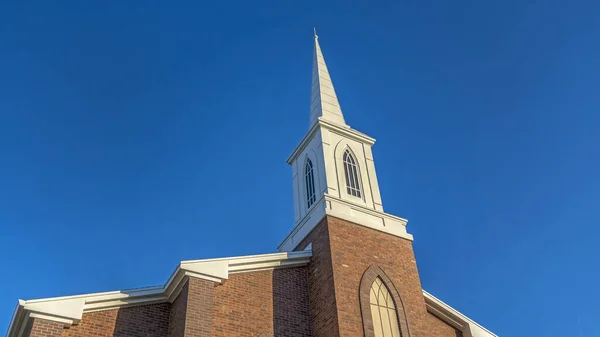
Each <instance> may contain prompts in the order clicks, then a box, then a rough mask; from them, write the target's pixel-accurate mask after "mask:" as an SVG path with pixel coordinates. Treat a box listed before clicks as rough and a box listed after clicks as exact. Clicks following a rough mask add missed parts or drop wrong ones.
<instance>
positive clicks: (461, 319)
mask: <svg viewBox="0 0 600 337" xmlns="http://www.w3.org/2000/svg"><path fill="white" fill-rule="evenodd" d="M423 296H424V297H425V305H426V306H427V311H429V312H431V313H432V314H433V315H435V316H437V317H438V318H440V319H441V320H443V321H444V322H446V323H448V324H450V325H451V326H453V327H455V328H456V329H458V330H460V331H461V332H462V333H463V336H464V337H498V336H497V335H495V334H494V333H493V332H491V331H489V330H488V329H486V328H484V327H483V326H481V325H479V324H477V322H475V321H474V320H472V319H470V318H469V317H467V316H465V315H463V314H461V313H460V312H458V311H457V310H456V309H454V308H452V307H451V306H449V305H448V304H446V303H444V302H442V301H441V300H440V299H438V298H437V297H435V296H433V295H431V294H430V293H428V292H426V291H425V290H423Z"/></svg>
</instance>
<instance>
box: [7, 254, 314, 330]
mask: <svg viewBox="0 0 600 337" xmlns="http://www.w3.org/2000/svg"><path fill="white" fill-rule="evenodd" d="M311 256H312V251H311V250H304V251H300V252H290V253H273V254H261V255H250V256H238V257H230V258H219V259H206V260H191V261H182V262H181V263H180V264H179V266H177V268H176V269H175V271H174V272H173V273H172V274H171V276H170V277H169V279H168V280H167V282H166V283H165V285H163V286H158V287H149V288H141V289H133V290H120V291H110V292H102V293H92V294H84V295H74V296H63V297H53V298H43V299H36V300H28V301H24V300H19V303H18V304H17V308H16V309H15V313H14V314H13V318H12V320H11V323H10V326H9V329H8V332H7V337H21V336H22V335H23V333H24V330H25V327H26V325H27V321H28V319H29V318H30V317H32V318H43V319H46V320H50V321H54V322H60V323H63V324H65V326H70V325H72V324H77V323H79V321H81V317H82V315H83V313H85V312H92V311H98V310H107V309H116V308H122V307H128V306H133V305H141V304H152V303H164V302H173V301H174V300H175V299H176V298H177V295H178V294H179V292H180V291H181V289H182V287H183V285H184V284H185V282H184V281H185V280H186V279H187V278H190V277H192V278H200V279H205V280H209V281H213V282H216V283H224V282H226V280H227V279H228V278H229V275H230V274H237V273H247V272H255V271H261V270H271V269H277V268H289V267H300V266H305V265H306V264H308V262H309V261H310V257H311Z"/></svg>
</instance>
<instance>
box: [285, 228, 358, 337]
mask: <svg viewBox="0 0 600 337" xmlns="http://www.w3.org/2000/svg"><path fill="white" fill-rule="evenodd" d="M311 243H312V251H313V256H312V258H311V260H310V263H309V264H308V291H309V293H308V297H309V303H310V322H311V323H310V327H311V330H312V335H313V337H335V336H339V327H338V316H337V307H336V299H335V295H336V294H335V286H334V283H333V268H332V264H331V249H330V244H329V228H328V226H327V218H323V220H322V221H321V222H320V223H319V224H317V226H315V229H314V230H313V231H312V232H311V233H310V234H309V235H308V236H307V237H306V238H305V239H304V240H303V241H302V242H301V243H300V245H299V246H298V248H297V250H303V249H305V248H306V246H308V245H309V244H311ZM357 289H358V288H357ZM357 336H358V335H357Z"/></svg>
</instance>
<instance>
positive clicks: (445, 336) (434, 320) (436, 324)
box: [426, 312, 463, 337]
mask: <svg viewBox="0 0 600 337" xmlns="http://www.w3.org/2000/svg"><path fill="white" fill-rule="evenodd" d="M426 321H427V329H428V330H429V336H430V337H463V335H462V332H460V330H457V329H456V328H455V327H453V326H451V325H449V324H448V323H446V322H444V321H442V320H441V319H440V318H438V317H437V316H435V315H433V314H431V313H429V312H428V313H427V318H426Z"/></svg>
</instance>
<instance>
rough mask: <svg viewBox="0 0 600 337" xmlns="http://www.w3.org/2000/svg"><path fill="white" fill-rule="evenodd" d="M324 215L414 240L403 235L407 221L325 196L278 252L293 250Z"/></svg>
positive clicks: (284, 241)
mask: <svg viewBox="0 0 600 337" xmlns="http://www.w3.org/2000/svg"><path fill="white" fill-rule="evenodd" d="M325 215H331V216H334V217H336V218H340V219H343V220H347V221H350V222H353V223H355V224H357V225H361V226H365V227H369V228H372V229H375V230H378V231H380V232H384V233H387V234H390V235H394V236H397V237H400V238H403V239H407V240H410V241H412V240H413V236H412V235H411V234H408V233H407V232H406V224H407V222H408V221H407V220H406V219H403V218H400V217H397V216H394V215H391V214H388V213H384V212H381V211H377V210H374V209H372V208H367V207H364V206H361V205H358V204H354V203H351V202H348V201H346V200H343V199H340V198H337V197H333V196H330V195H327V194H325V195H323V196H322V197H321V199H320V200H317V203H316V205H315V206H314V207H312V208H311V210H310V212H309V213H308V214H307V215H306V216H305V217H304V218H303V219H302V221H301V222H299V223H298V224H297V225H296V227H294V229H293V230H292V231H291V232H290V234H288V236H287V237H286V238H285V239H284V240H283V241H282V242H281V244H280V245H279V247H278V249H279V251H280V252H291V251H293V250H294V249H295V248H296V247H297V246H298V244H300V242H302V240H303V239H304V238H305V237H306V236H307V235H308V234H309V233H310V232H311V231H312V230H313V229H314V228H315V226H316V225H317V224H318V223H319V222H320V221H321V220H322V219H323V217H324V216H325Z"/></svg>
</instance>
